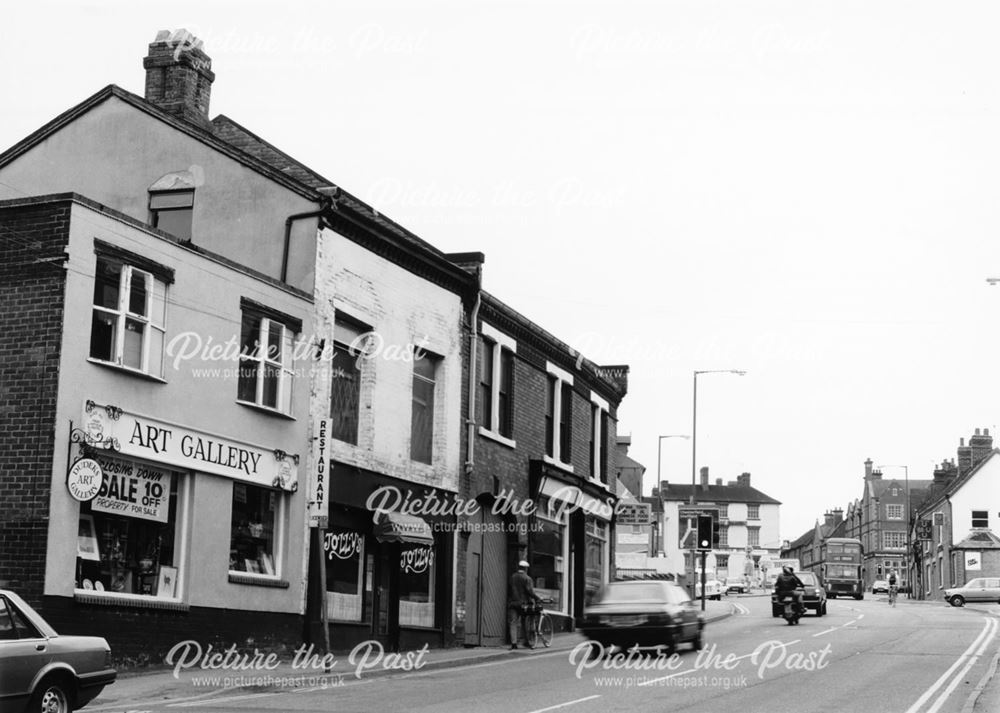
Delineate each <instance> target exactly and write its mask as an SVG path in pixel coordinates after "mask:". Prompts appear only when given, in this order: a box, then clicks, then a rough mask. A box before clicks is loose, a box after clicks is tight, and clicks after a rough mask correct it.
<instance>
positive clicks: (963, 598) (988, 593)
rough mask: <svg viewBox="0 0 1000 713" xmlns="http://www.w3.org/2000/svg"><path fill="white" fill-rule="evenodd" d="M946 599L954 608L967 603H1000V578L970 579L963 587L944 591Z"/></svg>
mask: <svg viewBox="0 0 1000 713" xmlns="http://www.w3.org/2000/svg"><path fill="white" fill-rule="evenodd" d="M944 598H945V600H946V601H947V602H948V603H949V604H951V605H952V606H953V607H961V606H964V605H965V603H966V602H1000V577H979V578H977V579H970V580H969V581H968V582H966V583H965V584H964V585H962V586H961V587H953V588H952V589H946V590H944Z"/></svg>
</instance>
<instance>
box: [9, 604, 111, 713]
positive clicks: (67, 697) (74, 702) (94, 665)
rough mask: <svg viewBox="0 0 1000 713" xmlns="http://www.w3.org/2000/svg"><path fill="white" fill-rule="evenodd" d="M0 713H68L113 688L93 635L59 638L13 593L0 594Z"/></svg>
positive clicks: (106, 652) (107, 650)
mask: <svg viewBox="0 0 1000 713" xmlns="http://www.w3.org/2000/svg"><path fill="white" fill-rule="evenodd" d="M0 671H2V672H3V674H2V675H0V711H3V713H7V711H45V712H46V713H68V711H72V710H76V709H77V708H79V707H81V706H85V705H87V703H89V702H90V701H92V700H93V699H94V698H96V697H97V695H98V694H100V692H101V691H102V690H104V687H105V686H107V685H109V684H111V683H114V681H115V678H116V677H117V675H118V674H117V672H116V671H115V670H114V668H112V667H111V647H110V646H108V642H107V641H105V640H104V639H102V638H101V637H99V636H60V635H59V634H57V633H56V632H55V630H54V629H53V628H52V627H51V626H49V624H48V622H46V621H45V619H43V618H42V616H41V615H40V614H39V613H38V612H36V611H35V610H34V609H32V608H31V606H30V605H29V604H28V603H27V602H25V601H24V600H23V599H21V598H20V597H19V596H18V595H17V594H15V593H14V592H11V591H8V590H4V589H0Z"/></svg>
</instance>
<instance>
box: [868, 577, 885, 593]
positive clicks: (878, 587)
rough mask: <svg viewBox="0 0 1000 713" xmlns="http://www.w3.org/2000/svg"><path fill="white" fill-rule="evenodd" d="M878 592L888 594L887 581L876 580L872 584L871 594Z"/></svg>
mask: <svg viewBox="0 0 1000 713" xmlns="http://www.w3.org/2000/svg"><path fill="white" fill-rule="evenodd" d="M879 592H884V593H886V594H888V593H889V581H888V580H885V579H876V580H875V581H874V582H872V594H878V593H879Z"/></svg>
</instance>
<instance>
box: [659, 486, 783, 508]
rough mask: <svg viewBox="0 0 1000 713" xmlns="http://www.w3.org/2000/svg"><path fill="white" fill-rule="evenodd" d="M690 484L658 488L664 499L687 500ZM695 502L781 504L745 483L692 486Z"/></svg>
mask: <svg viewBox="0 0 1000 713" xmlns="http://www.w3.org/2000/svg"><path fill="white" fill-rule="evenodd" d="M691 487H692V486H690V485H674V484H673V483H671V484H670V485H668V486H667V487H666V488H661V489H660V494H661V495H662V496H663V499H664V500H672V501H678V500H682V501H684V502H687V501H688V500H690V498H691ZM694 488H695V492H694V501H695V502H717V503H760V504H765V505H781V501H780V500H775V499H774V498H772V497H771V496H770V495H765V494H764V493H762V492H760V491H759V490H757V488H754V487H750V486H745V485H709V486H708V487H705V486H702V485H696V486H694Z"/></svg>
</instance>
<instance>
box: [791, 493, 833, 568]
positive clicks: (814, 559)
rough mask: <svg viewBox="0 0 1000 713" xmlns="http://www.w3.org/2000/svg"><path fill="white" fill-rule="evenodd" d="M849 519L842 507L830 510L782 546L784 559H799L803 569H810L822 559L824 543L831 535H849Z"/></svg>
mask: <svg viewBox="0 0 1000 713" xmlns="http://www.w3.org/2000/svg"><path fill="white" fill-rule="evenodd" d="M846 533H847V521H846V520H844V511H843V510H841V509H840V508H834V509H833V510H828V511H827V512H826V513H824V515H823V522H822V523H821V522H820V521H819V520H817V521H816V524H815V525H813V526H812V527H811V528H809V529H808V530H806V531H805V532H804V533H802V534H801V535H800V536H799V537H798V538H797V539H795V540H793V541H792V542H790V543H788V546H787V547H784V548H782V550H781V557H782V559H797V560H798V561H799V564H800V565H801V567H802V569H803V570H810V569H812V568H813V567H814V566H815V565H817V564H818V563H820V562H821V561H822V557H823V549H822V548H823V543H824V542H826V541H827V540H828V539H829V538H831V537H847V536H848V535H847V534H846Z"/></svg>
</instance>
